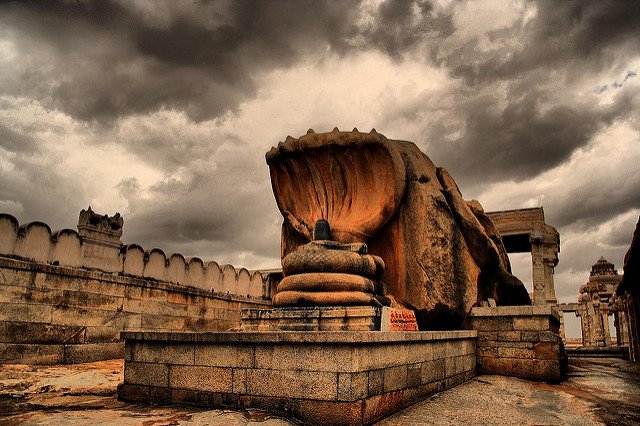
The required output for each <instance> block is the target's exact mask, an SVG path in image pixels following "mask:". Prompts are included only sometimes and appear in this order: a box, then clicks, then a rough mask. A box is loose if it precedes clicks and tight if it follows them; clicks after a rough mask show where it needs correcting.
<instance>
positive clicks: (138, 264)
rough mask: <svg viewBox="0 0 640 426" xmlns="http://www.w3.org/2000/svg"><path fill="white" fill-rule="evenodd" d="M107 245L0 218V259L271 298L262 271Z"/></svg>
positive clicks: (75, 234)
mask: <svg viewBox="0 0 640 426" xmlns="http://www.w3.org/2000/svg"><path fill="white" fill-rule="evenodd" d="M79 227H80V228H82V227H81V225H79ZM81 231H82V229H81ZM109 243H110V245H106V242H102V243H101V242H100V241H99V240H97V239H96V238H95V237H94V238H89V237H87V236H85V237H84V238H83V237H81V236H80V234H79V233H78V232H76V231H74V230H72V229H63V230H61V231H57V232H51V228H50V227H49V226H48V225H47V224H45V223H43V222H30V223H28V224H25V225H21V226H20V225H19V224H18V221H17V220H16V219H15V218H14V217H13V216H11V215H8V214H0V256H6V257H19V258H23V259H30V260H32V261H35V262H41V263H49V264H53V265H62V266H71V267H81V268H90V269H98V270H101V271H104V272H115V273H119V274H123V275H131V276H136V277H141V278H148V279H151V280H157V281H166V282H170V283H174V284H180V285H186V286H190V287H195V288H200V289H204V290H207V291H215V292H218V293H229V294H235V295H243V296H250V297H257V298H262V297H263V296H267V297H268V295H269V288H268V285H269V282H268V278H267V276H266V275H265V274H262V273H260V272H259V271H253V272H250V271H248V270H247V269H245V268H239V269H237V268H235V267H233V266H232V265H222V266H220V265H219V264H218V263H217V262H203V261H202V260H201V259H200V258H198V257H191V258H185V257H184V256H183V255H181V254H180V253H173V254H171V255H166V254H165V253H164V251H162V250H161V249H158V248H154V249H151V250H145V249H143V248H142V247H141V246H139V245H138V244H129V245H116V247H117V248H116V247H114V244H113V243H112V242H110V241H109Z"/></svg>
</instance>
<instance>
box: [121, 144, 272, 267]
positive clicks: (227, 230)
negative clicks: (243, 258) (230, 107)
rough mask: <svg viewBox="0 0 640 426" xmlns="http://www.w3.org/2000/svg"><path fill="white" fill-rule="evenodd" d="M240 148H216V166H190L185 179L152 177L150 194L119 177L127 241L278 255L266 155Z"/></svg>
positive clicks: (224, 255) (211, 252)
mask: <svg viewBox="0 0 640 426" xmlns="http://www.w3.org/2000/svg"><path fill="white" fill-rule="evenodd" d="M234 139H235V137H234V136H233V135H230V136H228V137H227V141H233V140H234ZM244 148H245V147H243V145H242V144H239V145H231V146H230V147H229V148H227V149H224V150H223V151H224V152H220V153H219V155H218V161H217V162H216V164H215V166H213V165H212V166H213V167H211V168H206V169H202V170H195V171H192V173H190V174H189V175H188V176H187V177H186V180H185V181H181V180H178V179H174V178H169V179H165V180H162V181H159V182H156V183H155V184H154V185H152V186H151V188H150V192H151V193H152V197H151V199H145V198H140V197H139V191H140V185H139V183H138V182H137V180H136V179H125V180H123V181H122V182H121V183H120V185H119V189H120V193H121V195H122V196H123V197H125V198H126V199H127V200H128V201H129V209H130V211H131V213H130V214H129V215H128V216H127V217H125V237H126V241H128V242H144V244H146V245H148V246H149V247H145V248H146V249H151V248H152V247H160V248H162V249H163V250H167V251H186V252H185V253H184V254H185V255H196V254H197V255H199V256H202V257H207V258H213V259H217V260H220V259H222V260H224V259H230V258H233V256H236V255H237V254H238V253H241V252H251V253H252V255H254V256H258V257H273V256H274V255H276V254H277V253H278V245H279V227H278V226H274V225H275V224H277V223H278V222H279V220H280V217H279V214H278V213H277V210H276V208H275V202H274V200H273V197H272V196H271V195H270V194H271V188H270V186H269V181H268V173H267V171H266V167H264V156H263V154H262V153H256V152H251V153H249V152H247V151H246V150H245V149H244ZM196 250H199V251H196Z"/></svg>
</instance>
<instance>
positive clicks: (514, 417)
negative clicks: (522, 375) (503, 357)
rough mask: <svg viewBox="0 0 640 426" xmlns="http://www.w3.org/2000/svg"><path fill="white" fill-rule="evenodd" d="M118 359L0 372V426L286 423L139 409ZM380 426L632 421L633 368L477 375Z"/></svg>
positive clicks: (613, 365)
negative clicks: (123, 393) (121, 386)
mask: <svg viewBox="0 0 640 426" xmlns="http://www.w3.org/2000/svg"><path fill="white" fill-rule="evenodd" d="M122 365H123V362H122V360H111V361H103V362H96V363H89V364H76V365H64V366H37V367H36V366H25V365H5V366H3V367H2V368H1V369H0V425H15V424H20V425H60V424H64V425H86V424H91V425H92V426H98V425H144V426H154V425H158V426H159V425H189V426H195V425H264V426H283V425H291V424H292V423H290V422H287V421H286V420H285V419H282V418H278V417H275V416H271V415H268V414H266V413H264V412H261V411H241V412H238V411H229V410H201V409H197V408H192V407H145V406H139V405H134V404H125V403H122V402H119V401H117V400H116V399H115V388H116V385H117V383H118V382H120V381H121V380H122ZM379 424H380V425H458V424H465V425H484V424H495V425H512V424H520V425H530V424H572V425H596V424H628V425H632V424H640V364H633V363H630V362H628V361H623V360H619V359H608V358H605V359H603V358H584V359H572V360H571V365H570V372H569V377H568V379H567V380H566V381H565V382H563V383H562V384H559V385H548V384H544V383H533V382H528V381H525V380H519V379H514V378H509V377H500V376H478V377H476V378H474V379H473V380H471V381H469V382H467V383H465V384H463V385H461V386H458V387H457V388H455V389H451V390H449V391H446V392H443V393H440V394H438V395H434V396H432V397H431V398H429V399H427V400H425V401H423V402H420V403H418V404H416V405H414V406H412V407H409V408H407V409H406V410H403V411H401V412H399V413H396V414H395V415H393V416H391V417H388V418H387V419H384V420H383V421H381V422H379Z"/></svg>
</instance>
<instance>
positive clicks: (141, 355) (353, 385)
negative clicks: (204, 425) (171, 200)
mask: <svg viewBox="0 0 640 426" xmlns="http://www.w3.org/2000/svg"><path fill="white" fill-rule="evenodd" d="M122 337H123V338H124V339H125V341H126V351H125V372H124V383H123V384H121V385H120V386H119V388H118V397H119V399H121V400H125V401H135V402H143V403H163V404H164V403H190V404H196V405H202V406H209V407H233V408H246V407H256V408H262V409H266V410H269V411H277V412H280V413H283V414H284V415H286V416H287V417H289V418H291V417H293V418H296V419H299V420H302V421H304V422H307V423H311V424H358V425H360V424H370V423H372V422H374V421H376V420H378V419H380V418H382V417H384V416H387V415H389V414H391V413H392V412H394V411H397V410H400V409H402V408H404V407H407V406H409V405H411V404H413V403H415V402H417V401H419V400H421V399H423V398H425V397H427V396H429V395H432V394H434V393H436V392H440V391H443V390H445V389H448V388H451V387H453V386H456V385H458V384H460V383H463V382H464V381H466V380H469V379H470V378H471V377H473V376H474V375H475V369H476V345H475V340H476V332H475V331H440V332H413V333H412V332H380V331H378V332H349V331H345V332H338V333H335V332H322V331H320V332H313V333H310V332H240V333H158V332H124V333H122Z"/></svg>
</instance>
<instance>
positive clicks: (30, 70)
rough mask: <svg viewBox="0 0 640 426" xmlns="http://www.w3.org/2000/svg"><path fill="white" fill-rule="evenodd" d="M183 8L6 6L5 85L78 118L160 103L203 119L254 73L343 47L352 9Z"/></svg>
mask: <svg viewBox="0 0 640 426" xmlns="http://www.w3.org/2000/svg"><path fill="white" fill-rule="evenodd" d="M201 3H204V4H201ZM167 4H171V2H168V3H159V4H158V5H157V7H158V8H162V7H167ZM180 5H181V7H183V8H185V9H186V8H189V10H190V12H189V13H187V14H181V15H176V16H173V17H171V19H169V21H168V23H162V24H158V23H155V22H153V19H151V18H149V17H148V16H145V14H144V13H143V12H139V11H137V12H135V11H133V10H132V9H131V8H127V7H124V6H123V5H122V4H120V3H116V2H112V1H100V2H72V3H71V2H54V1H51V2H32V3H9V4H4V5H3V6H0V8H1V9H0V10H1V11H2V14H1V15H0V24H2V26H4V27H5V28H9V29H11V31H8V32H5V34H9V35H11V34H12V33H14V34H15V37H14V38H13V40H12V41H13V42H14V43H16V45H17V46H18V50H19V51H20V53H21V55H20V58H19V59H18V61H19V62H20V64H19V65H18V76H17V79H16V80H13V81H12V84H11V87H5V88H4V90H5V91H7V92H8V93H10V94H14V95H19V96H23V95H27V96H32V97H34V98H37V99H39V101H41V102H43V103H44V104H47V105H48V106H50V107H53V108H57V109H60V110H62V111H64V112H66V113H68V114H71V115H72V116H73V117H75V118H78V119H80V120H84V121H93V120H95V121H98V122H102V123H108V122H109V121H111V120H113V119H115V118H119V117H123V116H126V115H130V114H140V113H148V112H153V111H157V110H161V109H176V110H181V111H185V112H187V114H189V116H190V117H191V118H192V119H193V120H196V121H202V120H206V119H210V118H215V117H218V116H220V115H221V114H223V113H225V112H227V111H230V110H233V109H235V108H236V107H237V105H238V104H239V102H241V101H242V100H244V99H246V98H247V97H249V96H252V95H254V94H255V91H256V87H255V76H256V75H257V73H260V72H264V71H267V70H270V69H274V68H278V67H283V66H286V65H290V64H291V63H293V62H294V61H296V60H298V59H299V58H300V57H301V55H302V54H303V53H305V52H306V51H308V50H309V49H310V48H312V49H316V48H318V47H319V46H323V45H325V44H327V45H333V46H335V47H336V48H337V49H340V46H341V45H342V43H343V42H342V40H343V39H345V38H346V37H347V36H348V35H349V34H350V33H351V32H352V31H353V30H352V24H351V22H352V17H353V13H354V11H355V7H354V5H355V3H354V2H344V1H336V2H301V1H282V2H261V1H229V2H211V3H206V2H198V3H196V4H194V3H193V2H191V1H184V2H182V3H181V4H180ZM129 6H131V5H129ZM220 14H222V15H223V16H220ZM209 18H210V19H209ZM30 52H38V54H30Z"/></svg>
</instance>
